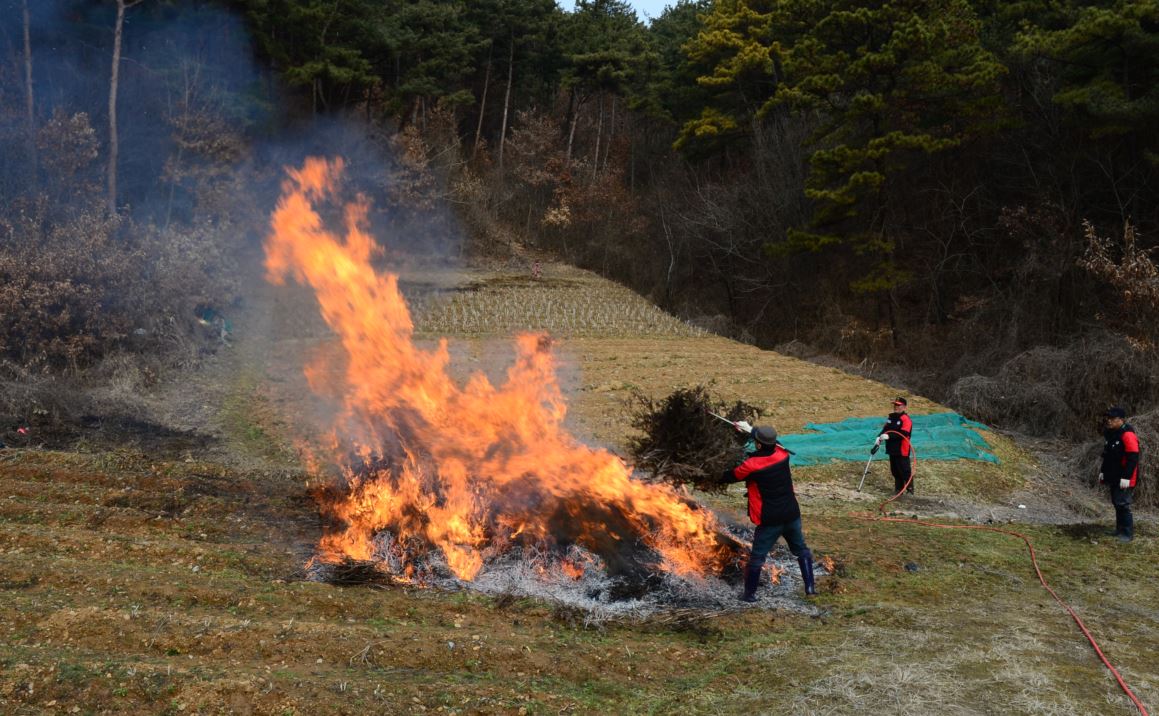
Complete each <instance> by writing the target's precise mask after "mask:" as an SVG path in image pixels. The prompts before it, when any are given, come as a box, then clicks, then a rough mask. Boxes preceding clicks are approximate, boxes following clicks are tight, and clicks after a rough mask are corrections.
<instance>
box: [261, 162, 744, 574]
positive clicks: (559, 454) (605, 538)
mask: <svg viewBox="0 0 1159 716" xmlns="http://www.w3.org/2000/svg"><path fill="white" fill-rule="evenodd" d="M287 171H288V175H289V176H288V179H286V180H285V182H284V183H283V187H282V189H283V194H282V197H281V199H280V200H279V202H278V205H277V208H276V210H275V211H274V214H273V216H272V219H271V228H272V231H271V233H270V235H269V237H268V238H267V241H266V244H265V248H266V268H267V271H268V277H269V279H270V280H271V281H273V282H274V283H278V284H281V283H282V282H284V281H285V280H286V279H287V278H293V279H294V280H296V281H298V282H300V283H303V284H307V285H309V286H311V287H312V288H313V289H314V291H315V293H316V295H317V299H318V303H319V306H320V309H321V313H322V316H323V317H324V318H325V320H326V322H327V323H328V324H329V325H330V327H331V328H332V329H333V330H334V332H335V333H336V334H337V336H338V338H339V339H340V341H341V344H342V347H343V348H344V353H345V365H344V370H341V368H342V366H339V368H340V370H337V371H336V370H334V369H333V368H332V367H331V366H327V365H325V364H317V365H314V366H312V367H311V368H309V369H307V375H308V377H310V379H311V386H312V387H313V388H314V389H315V390H322V389H323V386H324V384H326V383H331V384H329V385H325V390H326V392H328V393H332V394H333V393H336V394H338V395H340V396H341V399H342V403H343V410H342V412H341V415H340V416H339V418H338V420H337V423H336V425H335V435H336V436H339V437H340V441H336V442H342V443H344V444H347V445H349V446H353V453H356V454H357V455H358V458H357V459H351V458H350V457H349V456H350V455H351V452H352V451H351V450H346V451H345V452H343V451H342V450H336V451H335V461H336V463H337V464H338V465H339V466H340V467H341V468H342V470H343V473H344V476H345V487H344V489H343V490H340V491H338V493H337V496H335V495H333V494H332V495H331V497H330V498H328V499H326V500H325V501H324V504H322V505H321V507H322V510H323V512H324V514H326V515H327V516H328V517H329V518H331V522H332V524H333V525H334V526H333V527H332V528H330V529H328V530H327V531H326V533H325V534H324V536H323V538H322V540H321V542H320V544H319V547H318V549H319V558H320V559H322V560H323V561H339V560H342V559H344V558H352V559H357V560H379V561H382V562H384V563H386V564H388V565H393V567H394V569H393V571H395V572H396V573H403V572H404V571H406V569H407V568H408V567H412V566H413V565H410V564H408V562H409V561H410V558H411V557H412V556H413V555H414V554H416V553H417V552H416V550H418V551H421V550H423V549H430V548H435V549H437V550H438V551H439V552H441V553H442V555H443V556H444V557H445V559H446V562H447V565H448V567H449V568H450V569H451V571H452V572H453V573H454V574H455V575H456V576H458V577H459V578H461V579H465V580H470V579H473V578H474V577H475V576H476V575H477V574H478V573H479V571H480V569H482V568H483V566H484V563H485V561H486V560H487V559H488V558H489V557H492V556H495V555H498V554H500V553H501V552H502V550H504V549H506V548H507V547H508V546H510V545H511V544H512V542H514V541H517V540H518V541H524V542H529V541H535V542H538V543H549V544H550V543H557V544H561V545H567V544H578V545H581V546H585V547H588V548H591V547H592V546H593V545H597V544H605V545H606V544H607V543H608V542H609V541H611V542H612V543H615V542H625V541H633V540H634V541H637V542H639V543H641V544H642V545H643V547H644V548H645V549H647V550H650V551H651V552H653V553H655V554H656V555H658V557H659V558H658V560H657V566H658V567H659V568H660V569H663V570H667V571H671V572H674V573H677V574H682V575H693V574H702V573H704V571H705V570H707V569H709V568H711V567H712V566H714V564H717V563H718V562H719V560H720V559H721V554H720V547H719V545H718V539H717V525H716V522H715V519H714V518H713V516H712V515H711V513H710V512H708V511H706V510H700V509H698V508H697V507H696V506H695V505H690V504H689V503H688V502H687V501H685V500H683V499H681V498H680V497H679V496H678V495H677V494H676V493H675V492H674V491H673V490H671V489H669V488H667V487H662V486H656V485H649V484H644V483H641V482H638V481H635V480H633V479H631V475H630V471H629V470H628V468H627V467H626V466H625V465H624V464H623V463H622V462H621V461H620V460H619V459H617V458H616V457H615V456H614V455H612V454H610V453H608V452H607V451H605V450H598V449H593V448H590V447H587V446H585V445H583V444H580V443H579V442H578V441H577V440H576V439H575V438H574V437H572V436H571V435H570V434H569V433H568V432H567V431H566V430H565V429H564V428H563V426H562V423H563V419H564V416H565V414H566V403H565V401H564V397H563V394H562V392H561V390H560V388H559V384H558V382H557V380H556V375H555V359H554V357H553V355H552V353H551V350H550V347H551V341H550V340H549V339H548V338H547V336H544V335H534V334H528V335H521V336H518V337H517V338H516V339H515V344H516V350H517V355H516V359H515V361H514V363H513V364H512V365H511V367H510V368H509V369H508V371H507V377H506V382H504V383H503V384H502V385H498V386H495V385H492V384H491V382H490V381H489V380H488V379H487V378H486V376H484V375H483V374H482V373H476V374H475V375H473V376H472V377H471V378H470V379H469V380H468V381H467V382H466V384H465V385H463V386H461V387H460V386H458V385H456V384H455V383H454V382H453V381H452V380H451V379H450V378H449V376H448V373H447V367H448V364H449V360H450V359H449V354H448V350H447V342H446V340H445V339H443V340H441V341H439V343H438V347H437V348H435V349H434V350H423V349H421V348H419V347H417V346H416V345H415V344H414V342H413V341H412V334H413V330H414V325H413V323H412V321H411V316H410V312H409V310H408V308H407V305H406V302H405V301H404V299H403V296H402V294H401V293H400V291H399V286H398V277H397V276H396V275H393V274H390V273H379V272H377V271H376V270H375V269H374V268H373V266H372V263H371V262H372V259H373V258H374V257H375V256H378V255H380V254H381V253H382V249H381V248H380V247H379V246H377V245H376V244H375V242H374V240H373V239H372V238H371V236H370V234H369V233H368V229H367V212H368V205H367V202H366V201H365V200H364V199H362V198H359V199H358V200H357V201H355V202H354V203H352V204H350V205H348V206H346V207H345V211H344V220H343V222H344V236H342V237H339V236H337V235H336V234H334V233H332V232H331V231H330V230H329V229H328V228H327V227H326V226H325V222H324V221H323V219H322V217H321V214H320V213H319V207H320V206H322V205H324V204H326V203H333V202H337V201H338V200H339V197H338V190H337V187H338V182H339V179H340V177H341V175H342V172H343V162H342V161H341V160H333V161H328V160H324V159H317V158H312V159H308V160H307V161H306V162H305V164H304V165H303V166H302V168H300V169H288V170H287ZM343 373H344V375H343ZM334 375H338V376H339V377H338V378H334V377H332V376H334ZM335 380H337V381H338V382H339V385H337V386H335V385H333V384H332V383H333V382H334V381H335ZM383 535H387V537H386V539H385V540H384V538H383ZM406 573H408V574H409V571H407V572H406Z"/></svg>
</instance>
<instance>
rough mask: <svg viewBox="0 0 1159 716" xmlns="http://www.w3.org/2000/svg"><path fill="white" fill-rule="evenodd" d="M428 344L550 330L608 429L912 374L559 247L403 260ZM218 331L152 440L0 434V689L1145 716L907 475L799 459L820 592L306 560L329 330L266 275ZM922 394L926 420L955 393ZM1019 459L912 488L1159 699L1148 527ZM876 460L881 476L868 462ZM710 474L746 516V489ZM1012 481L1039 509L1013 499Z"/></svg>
mask: <svg viewBox="0 0 1159 716" xmlns="http://www.w3.org/2000/svg"><path fill="white" fill-rule="evenodd" d="M403 278H404V289H405V290H406V291H408V293H409V294H410V295H411V296H412V297H413V298H414V300H415V304H416V305H417V306H419V311H418V329H419V335H420V337H421V338H422V339H423V340H434V339H435V338H436V337H438V336H441V335H449V336H451V338H452V339H453V340H452V353H453V355H454V357H455V370H456V371H458V373H459V374H460V375H462V376H464V377H465V376H466V375H467V374H469V373H471V372H473V371H475V370H482V371H484V372H486V373H488V374H491V375H498V374H499V373H500V372H501V371H502V370H503V369H504V368H505V365H506V361H507V359H508V358H509V356H510V355H511V349H510V346H509V341H508V334H509V333H510V331H511V330H514V329H517V328H518V329H532V330H548V331H550V332H551V333H552V334H553V335H554V336H556V337H557V348H558V353H559V356H560V360H561V371H560V372H561V377H562V380H563V383H564V386H565V388H566V389H567V391H568V393H569V395H570V397H571V408H570V414H569V415H570V417H569V424H570V425H571V426H572V427H573V428H574V430H575V431H576V433H577V434H578V435H580V436H582V437H584V438H586V439H588V440H590V441H591V442H594V443H598V444H602V445H606V446H608V447H609V448H610V449H613V450H617V451H620V450H622V449H623V445H624V439H625V436H626V435H627V432H626V431H627V429H628V428H627V427H626V426H627V424H628V420H627V415H626V413H625V409H624V402H625V399H626V398H627V396H628V395H629V394H630V392H631V391H633V390H639V391H643V392H645V393H648V394H651V395H653V396H655V397H662V396H664V395H667V394H668V393H669V392H671V391H672V390H673V389H675V388H677V387H686V386H691V385H696V384H706V385H709V386H710V388H711V389H712V390H713V392H715V393H717V394H719V395H720V396H721V397H723V398H725V399H743V400H745V401H747V402H749V403H754V404H756V405H759V406H762V407H764V408H766V409H767V411H768V416H769V420H771V421H772V422H774V423H775V424H776V425H777V426H778V428H779V429H780V430H781V431H782V432H792V431H794V430H796V429H799V428H800V427H801V426H803V425H804V423H806V422H808V421H814V420H815V421H829V420H839V419H841V418H844V417H848V416H854V415H856V416H865V415H883V414H884V412H885V411H886V410H887V409H888V402H889V399H890V398H892V397H893V396H894V395H896V393H897V391H896V389H894V388H891V387H889V386H886V385H882V384H880V383H875V382H873V381H869V380H866V379H863V378H860V377H856V376H850V375H847V374H844V373H841V372H840V371H837V370H835V369H831V368H824V367H819V366H816V365H813V364H810V363H806V362H803V361H799V360H796V359H792V358H788V357H785V356H781V355H778V354H775V353H772V352H768V351H760V350H758V349H756V348H752V347H750V346H745V345H741V344H738V343H735V342H731V341H727V340H724V339H721V338H718V337H714V336H710V335H705V334H703V333H702V332H700V331H698V330H696V329H694V328H692V327H689V326H686V325H684V324H682V323H680V322H678V321H675V320H674V319H672V318H671V317H668V316H665V315H663V314H662V313H660V312H658V311H656V310H655V309H654V308H652V307H650V306H649V305H648V304H647V303H646V302H644V301H643V300H641V299H639V298H638V297H635V296H633V295H632V294H630V292H627V291H626V290H625V289H623V288H621V287H618V286H615V285H613V284H609V283H607V282H605V281H602V280H600V279H598V278H596V277H595V276H593V275H591V274H588V273H585V272H581V271H577V270H574V269H570V268H568V267H564V266H554V265H552V266H548V267H547V269H546V270H545V271H544V273H543V275H542V276H541V277H539V278H535V277H532V276H531V275H530V272H529V271H528V270H527V269H525V268H519V267H516V268H511V267H498V268H496V267H491V268H477V269H471V270H458V271H449V270H446V269H426V270H423V271H418V270H414V271H409V272H408V273H406V274H404V276H403ZM231 318H232V320H233V322H234V325H235V329H236V330H235V336H234V339H233V343H232V345H231V346H229V347H227V348H224V349H223V350H222V351H221V352H219V354H218V356H217V357H216V358H215V359H213V360H210V361H207V362H206V364H205V365H204V366H203V367H202V369H201V370H199V371H197V372H195V373H192V374H189V375H185V376H181V379H180V380H179V381H174V382H172V383H169V384H167V385H164V386H161V387H160V388H159V389H158V390H157V391H156V392H155V393H154V394H152V395H150V396H148V400H149V401H151V403H152V404H153V405H154V413H153V414H151V415H149V416H146V417H148V418H149V419H150V421H149V424H151V425H152V424H166V425H170V426H172V427H173V428H177V429H180V430H195V431H197V433H198V434H200V435H205V436H207V437H208V438H209V440H208V442H205V443H203V444H201V445H189V444H178V443H177V442H176V441H170V442H166V441H165V440H163V439H162V440H159V441H158V440H153V441H150V442H146V443H140V442H138V443H135V444H133V445H130V446H129V447H124V448H119V449H99V450H97V449H93V450H89V451H87V452H78V451H51V450H10V451H7V452H4V453H0V548H2V553H0V594H2V595H3V598H2V599H0V631H2V632H3V633H4V634H5V637H6V638H5V641H4V645H3V646H0V668H2V674H0V712H2V713H12V714H40V713H93V714H98V713H125V714H129V713H132V714H137V713H167V714H178V713H207V714H208V713H215V714H216V713H239V714H245V713H256V714H319V713H366V712H370V713H391V714H394V713H400V714H402V713H479V714H492V713H503V714H506V713H511V714H524V713H532V714H548V713H550V714H559V713H597V712H605V713H608V712H610V713H657V714H663V713H676V712H679V713H706V714H707V713H713V714H718V713H768V712H773V711H776V712H784V713H799V714H813V713H816V714H821V713H857V712H866V711H868V712H878V713H898V714H901V713H907V714H908V713H912V714H919V713H920V714H924V713H930V712H931V711H938V712H942V713H952V714H991V713H994V714H996V713H1002V714H1007V713H1027V714H1079V713H1124V714H1126V713H1131V711H1132V707H1131V706H1130V704H1129V703H1128V702H1127V701H1126V699H1125V698H1124V697H1123V696H1122V695H1121V694H1120V692H1119V691H1118V689H1117V687H1116V686H1115V685H1114V683H1113V681H1111V680H1110V678H1109V676H1108V675H1107V672H1106V671H1105V670H1104V669H1103V668H1102V666H1101V665H1100V664H1099V663H1098V662H1097V660H1096V659H1095V657H1094V655H1093V653H1092V651H1091V649H1090V647H1089V646H1088V645H1087V644H1086V643H1085V641H1083V639H1082V637H1081V635H1080V634H1079V633H1078V631H1077V630H1076V629H1075V627H1074V625H1073V624H1072V623H1071V622H1070V621H1069V618H1068V617H1067V616H1066V615H1065V614H1064V613H1062V612H1061V611H1059V610H1058V609H1057V607H1056V606H1055V605H1054V604H1053V602H1051V601H1050V599H1049V597H1048V595H1046V593H1045V592H1044V591H1042V589H1041V588H1040V587H1039V586H1038V584H1037V581H1035V579H1034V577H1033V573H1032V572H1031V571H1030V568H1029V564H1028V563H1027V561H1026V559H1025V548H1024V547H1023V546H1022V545H1021V543H1019V542H1016V541H1013V540H1011V539H1009V538H1007V537H1004V536H1002V535H996V534H990V533H974V532H971V533H964V532H962V531H958V530H955V531H950V530H938V531H933V530H928V529H923V528H920V527H916V526H907V525H891V524H884V523H880V522H870V521H866V520H865V519H863V517H864V515H865V514H867V513H870V512H872V511H873V509H874V507H875V506H876V505H877V503H878V502H880V501H881V500H882V499H884V497H885V496H886V493H885V489H886V485H887V483H889V478H888V476H886V475H883V474H880V473H874V474H873V475H872V476H871V478H870V479H869V480H868V481H867V487H866V490H865V491H864V492H861V493H858V492H856V491H855V487H856V482H857V479H858V478H859V477H860V470H861V467H862V466H861V465H830V466H824V467H818V468H813V469H799V470H797V471H796V472H795V478H796V482H797V483H798V492H799V494H800V495H801V498H802V502H803V509H804V511H805V514H806V533H807V535H808V537H809V541H810V544H811V546H812V547H813V549H814V550H815V551H816V552H818V554H823V555H827V556H829V557H830V558H832V559H833V560H834V574H833V576H831V577H826V578H824V579H823V580H822V582H821V585H820V586H821V589H822V592H823V593H822V595H821V596H820V597H818V598H817V599H816V600H814V605H815V606H816V607H817V609H816V610H815V611H814V614H815V615H816V616H814V617H808V616H802V615H799V614H794V613H791V612H788V613H785V612H778V611H769V610H767V609H740V608H737V609H735V610H726V611H723V612H720V613H715V614H703V613H698V614H688V613H672V614H668V615H657V616H653V617H650V618H648V619H644V620H636V621H624V622H618V621H611V622H604V623H600V624H593V623H591V621H590V619H588V617H587V615H585V614H583V613H581V612H577V611H575V610H572V609H568V608H562V607H560V606H559V605H554V604H551V603H547V602H541V601H535V600H527V599H515V598H505V597H503V596H498V597H496V596H484V595H480V594H477V593H473V592H469V591H461V592H444V591H436V590H417V589H408V588H390V589H385V590H375V589H366V588H338V587H333V586H329V585H325V584H318V583H313V582H308V581H303V580H302V578H301V577H302V572H301V568H302V565H303V563H304V561H305V559H306V558H307V557H308V556H309V554H310V552H311V548H312V545H313V542H314V540H315V539H316V538H317V535H318V524H317V518H316V512H315V511H314V509H313V506H312V504H311V502H310V500H309V498H308V497H307V495H306V492H305V474H304V473H303V471H302V469H301V467H300V465H299V458H298V453H297V451H296V449H295V445H296V442H297V441H299V440H303V439H304V440H310V439H311V436H313V435H315V434H316V432H317V431H318V430H319V429H320V427H319V426H320V425H322V424H324V421H325V417H326V411H327V406H326V405H325V404H324V403H323V402H321V401H319V400H316V399H313V398H310V397H308V393H307V391H306V388H305V385H304V382H303V380H302V378H301V364H302V361H303V359H304V358H306V357H308V356H309V355H310V354H312V353H313V352H315V351H319V350H323V351H325V350H333V348H332V347H331V346H329V345H328V331H327V330H326V329H325V326H324V325H322V323H321V321H320V319H319V318H318V317H317V313H316V310H315V308H314V306H313V299H312V297H311V296H309V294H307V293H305V292H304V291H302V290H301V289H299V288H296V287H284V288H279V287H272V286H268V285H266V284H264V282H262V281H260V280H258V279H256V278H255V280H254V281H253V282H252V283H251V290H250V293H249V296H248V297H247V303H246V305H245V306H244V307H243V309H241V310H240V311H239V312H238V314H237V315H235V316H231ZM942 409H943V408H942V407H941V406H938V405H935V404H933V403H931V402H930V401H927V400H924V399H923V398H921V397H920V396H912V398H911V410H912V411H913V412H915V413H920V412H927V411H937V410H942ZM987 439H988V440H989V441H990V442H991V445H992V446H993V447H994V449H995V451H996V453H997V454H998V455H999V456H1000V457H1001V458H1002V460H1003V463H1002V464H1001V465H998V466H994V465H988V464H981V463H968V462H960V463H930V464H923V465H919V468H918V469H919V479H920V480H921V482H920V483H919V484H920V485H921V489H920V493H919V495H918V496H917V497H914V498H903V499H902V500H901V501H899V503H895V504H896V507H895V508H894V509H895V511H897V512H900V513H902V514H913V515H920V516H922V517H934V516H941V517H945V518H947V519H955V520H960V521H962V523H977V524H1003V525H1005V524H1007V523H1008V522H1011V521H1014V522H1016V523H1018V524H1017V525H1016V526H1017V527H1018V528H1019V529H1020V530H1022V531H1024V532H1026V533H1027V534H1028V535H1029V536H1030V537H1031V538H1032V539H1033V540H1034V541H1035V544H1036V546H1037V548H1038V550H1039V552H1040V560H1041V561H1042V563H1043V569H1044V571H1045V572H1046V573H1047V574H1048V576H1049V578H1050V579H1051V580H1052V582H1053V583H1054V585H1055V587H1056V588H1057V589H1059V591H1060V593H1061V594H1062V595H1063V596H1064V598H1066V599H1067V600H1068V601H1070V602H1071V603H1072V604H1074V605H1075V607H1076V609H1078V610H1079V612H1080V613H1081V614H1082V616H1083V618H1084V620H1086V621H1087V623H1088V625H1089V626H1090V627H1091V629H1092V630H1093V631H1094V632H1095V634H1096V635H1097V636H1098V637H1099V639H1100V642H1101V644H1102V646H1103V648H1104V650H1105V651H1107V653H1108V655H1109V656H1110V657H1111V658H1112V659H1113V660H1115V662H1116V664H1117V666H1119V668H1120V669H1121V670H1122V671H1123V674H1124V676H1125V678H1127V680H1128V682H1129V683H1130V684H1131V685H1132V686H1133V687H1135V689H1136V691H1137V692H1138V693H1139V696H1140V697H1141V698H1142V699H1143V701H1144V702H1145V703H1148V704H1155V703H1159V677H1157V675H1156V671H1155V669H1154V664H1153V663H1152V662H1153V658H1152V655H1153V654H1154V653H1156V652H1157V651H1159V596H1157V595H1156V594H1155V592H1154V589H1153V588H1151V587H1152V586H1153V584H1154V581H1153V580H1154V569H1153V566H1152V565H1153V564H1154V563H1155V558H1156V556H1157V552H1159V549H1157V548H1156V541H1155V539H1154V533H1155V532H1154V526H1153V524H1154V523H1153V522H1151V521H1149V520H1145V521H1144V523H1143V524H1142V525H1141V527H1140V535H1141V536H1140V538H1139V539H1137V540H1136V542H1135V543H1133V544H1131V545H1120V544H1119V543H1117V542H1114V541H1111V540H1108V539H1106V538H1104V537H1103V536H1102V525H1106V524H1107V523H1108V522H1107V518H1108V514H1109V507H1108V506H1105V505H1104V504H1103V503H1102V500H1101V498H1100V497H1099V496H1098V495H1096V494H1094V493H1092V492H1090V491H1088V490H1086V489H1085V488H1083V487H1082V486H1081V483H1080V482H1079V481H1078V480H1073V479H1068V478H1066V477H1061V476H1055V475H1050V474H1048V473H1047V472H1046V471H1045V470H1044V469H1043V468H1042V467H1040V466H1039V464H1038V462H1037V461H1036V460H1035V459H1034V458H1033V456H1032V455H1031V454H1030V453H1028V452H1027V451H1026V450H1025V449H1023V448H1020V447H1019V446H1018V444H1016V443H1015V441H1013V440H1011V439H1010V438H1008V437H1006V436H1003V435H1000V434H997V433H989V434H988V435H987ZM876 469H877V470H880V469H881V468H880V467H879V466H876ZM703 498H704V499H705V500H706V501H707V502H708V503H709V504H711V505H712V506H714V507H715V508H717V509H718V510H720V511H721V512H722V513H724V514H726V515H729V516H730V517H731V518H732V519H743V506H742V500H743V497H742V496H741V495H740V494H739V493H736V492H730V493H728V494H726V495H724V496H703ZM1019 505H1024V506H1025V507H1024V508H1020V507H1019Z"/></svg>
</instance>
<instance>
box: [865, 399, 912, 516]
mask: <svg viewBox="0 0 1159 716" xmlns="http://www.w3.org/2000/svg"><path fill="white" fill-rule="evenodd" d="M907 406H908V403H907V401H906V399H905V398H903V397H901V396H898V397H896V398H894V400H893V412H892V413H890V414H889V415H888V416H886V419H885V425H884V426H883V427H882V428H881V432H880V433H878V435H877V440H875V441H874V442H873V447H872V448H871V449H870V451H869V452H870V454H873V453H876V452H877V449H878V448H879V447H880V446H881V443H882V441H884V442H885V454H886V455H889V472H890V474H892V475H893V491H894V493H895V494H897V493H900V492H901V491H902V490H905V491H906V492H908V493H909V494H911V495H912V494H914V483H913V465H912V464H911V462H910V453H911V452H912V451H911V450H910V435H911V434H912V433H913V421H912V420H910V417H909V415H906V412H905V411H906V407H907ZM907 483H908V484H907Z"/></svg>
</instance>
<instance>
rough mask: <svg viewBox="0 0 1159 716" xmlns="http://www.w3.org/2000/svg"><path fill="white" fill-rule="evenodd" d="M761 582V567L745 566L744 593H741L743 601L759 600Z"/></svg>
mask: <svg viewBox="0 0 1159 716" xmlns="http://www.w3.org/2000/svg"><path fill="white" fill-rule="evenodd" d="M760 583H761V570H760V567H758V568H756V569H752V568H749V567H745V570H744V594H742V595H741V597H740V600H741V601H742V602H749V603H750V604H751V603H752V602H755V601H756V600H757V586H758V585H759V584H760Z"/></svg>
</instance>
